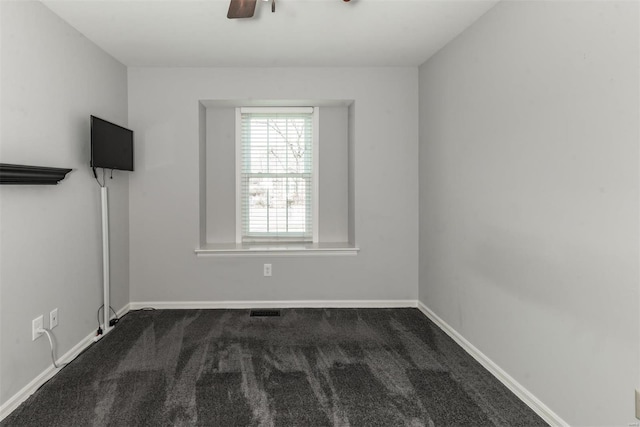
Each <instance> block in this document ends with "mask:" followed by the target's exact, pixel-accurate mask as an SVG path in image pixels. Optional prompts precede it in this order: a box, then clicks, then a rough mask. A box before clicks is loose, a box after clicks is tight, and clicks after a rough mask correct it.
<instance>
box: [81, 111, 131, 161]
mask: <svg viewBox="0 0 640 427" xmlns="http://www.w3.org/2000/svg"><path fill="white" fill-rule="evenodd" d="M91 167H92V168H104V169H119V170H125V171H132V170H133V131H132V130H130V129H127V128H123V127H122V126H118V125H116V124H114V123H111V122H108V121H106V120H103V119H101V118H99V117H95V116H91Z"/></svg>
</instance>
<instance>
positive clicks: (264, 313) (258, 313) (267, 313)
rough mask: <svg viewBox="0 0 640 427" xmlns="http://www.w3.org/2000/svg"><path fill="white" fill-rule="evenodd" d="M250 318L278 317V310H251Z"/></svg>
mask: <svg viewBox="0 0 640 427" xmlns="http://www.w3.org/2000/svg"><path fill="white" fill-rule="evenodd" d="M249 316H251V317H280V310H251V313H250V314H249Z"/></svg>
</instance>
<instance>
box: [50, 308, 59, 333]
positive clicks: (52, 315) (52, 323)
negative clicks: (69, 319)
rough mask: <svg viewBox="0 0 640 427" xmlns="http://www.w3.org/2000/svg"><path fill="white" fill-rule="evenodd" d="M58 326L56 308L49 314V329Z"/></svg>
mask: <svg viewBox="0 0 640 427" xmlns="http://www.w3.org/2000/svg"><path fill="white" fill-rule="evenodd" d="M56 326H58V309H57V308H54V309H53V310H51V313H49V329H53V328H55V327H56Z"/></svg>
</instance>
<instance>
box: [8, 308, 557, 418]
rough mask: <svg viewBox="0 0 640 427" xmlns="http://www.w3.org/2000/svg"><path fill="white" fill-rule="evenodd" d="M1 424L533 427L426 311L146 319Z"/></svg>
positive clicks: (162, 314)
mask: <svg viewBox="0 0 640 427" xmlns="http://www.w3.org/2000/svg"><path fill="white" fill-rule="evenodd" d="M0 424H1V425H3V426H9V425H11V426H13V425H33V426H87V425H97V426H103V425H108V426H136V425H138V426H139V425H149V426H158V425H206V426H274V425H275V426H327V425H334V426H459V425H468V426H493V425H502V426H534V425H546V424H545V423H544V422H543V420H542V419H540V418H539V417H538V416H537V415H536V414H535V413H534V412H533V411H531V409H529V408H528V407H527V406H526V405H524V404H523V403H522V402H521V401H520V400H518V399H517V398H516V396H515V395H513V394H512V393H511V392H510V391H509V390H508V389H507V388H505V387H504V386H503V385H502V384H501V383H500V382H499V381H498V380H496V379H495V378H494V377H493V376H491V374H489V373H488V372H487V371H486V370H485V369H484V368H482V367H481V366H480V365H479V364H478V363H477V362H476V361H475V360H473V359H472V358H471V357H470V356H469V355H467V354H466V353H465V351H464V350H462V348H460V347H459V346H458V345H457V344H455V343H454V342H453V341H452V340H451V339H450V338H449V337H448V336H447V335H446V334H444V333H443V332H442V331H441V330H440V329H438V327H437V326H435V325H434V324H433V323H431V322H430V321H429V320H428V319H427V318H425V317H424V315H423V314H422V313H420V312H419V311H418V310H416V309H409V308H407V309H285V310H282V316H281V317H274V318H261V317H249V310H157V311H136V312H132V313H129V314H128V315H127V316H125V317H124V318H123V319H122V320H121V321H120V323H119V324H118V325H117V327H116V328H115V329H114V330H113V331H112V332H110V333H109V334H108V335H107V336H106V337H105V338H104V339H102V340H100V341H99V342H97V343H96V344H94V345H93V346H92V347H90V348H89V349H88V350H87V351H86V352H84V353H83V354H82V355H81V356H80V357H78V358H77V359H76V360H75V361H73V362H72V363H70V364H69V365H67V366H66V367H65V368H64V369H63V370H62V371H61V372H60V373H59V374H58V375H56V376H55V377H54V378H52V379H51V380H50V381H49V382H47V383H46V384H45V385H44V386H43V387H41V388H40V390H38V391H37V392H36V393H35V394H34V395H33V396H31V397H30V398H29V399H28V400H27V401H26V402H25V403H24V404H22V405H21V406H20V407H19V408H18V409H16V410H15V411H14V412H13V413H12V414H11V415H10V416H9V417H7V418H6V419H5V420H4V421H3V422H2V423H0Z"/></svg>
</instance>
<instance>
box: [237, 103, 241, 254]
mask: <svg viewBox="0 0 640 427" xmlns="http://www.w3.org/2000/svg"><path fill="white" fill-rule="evenodd" d="M241 110H242V109H241V108H240V107H238V108H236V243H242V197H241V196H240V191H241V190H242V188H241V186H242V179H241V176H242V172H241V171H242V160H241V159H242V112H241Z"/></svg>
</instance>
